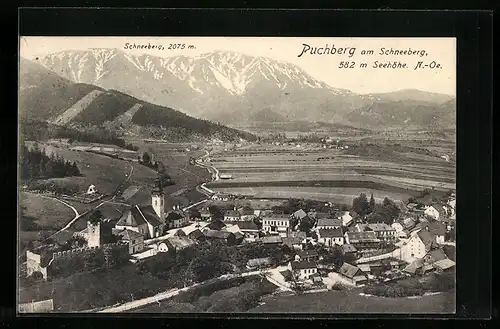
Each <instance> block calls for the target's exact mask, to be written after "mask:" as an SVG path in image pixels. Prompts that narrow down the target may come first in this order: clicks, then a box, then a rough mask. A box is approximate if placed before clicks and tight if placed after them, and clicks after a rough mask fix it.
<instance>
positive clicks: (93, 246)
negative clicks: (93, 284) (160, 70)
mask: <svg viewBox="0 0 500 329" xmlns="http://www.w3.org/2000/svg"><path fill="white" fill-rule="evenodd" d="M198 163H200V164H203V162H202V161H199V162H198ZM207 169H208V170H209V171H211V172H212V173H213V174H214V175H218V172H217V170H216V169H215V168H213V167H212V168H209V167H207ZM218 179H224V178H223V177H218ZM202 189H203V190H204V192H205V193H206V195H207V197H208V199H207V200H205V201H206V202H201V203H199V204H193V205H190V206H188V207H184V208H183V207H182V206H181V205H180V204H166V203H165V197H164V193H163V188H162V184H161V180H160V179H159V178H158V179H157V180H156V183H155V188H154V189H152V190H151V192H150V194H151V202H150V204H142V205H131V206H130V207H129V208H128V210H127V211H125V212H124V213H123V214H115V213H107V212H105V211H104V212H101V211H100V210H99V209H95V210H93V211H91V212H89V213H88V214H86V215H85V216H86V217H87V227H86V228H85V229H84V230H82V231H80V232H75V233H74V234H72V235H71V236H66V237H65V238H62V239H52V240H50V243H48V244H43V245H40V246H37V247H36V248H33V249H31V250H27V251H26V273H25V275H26V276H27V277H32V278H37V279H38V280H42V281H47V280H49V281H50V280H52V279H53V278H57V277H58V276H61V275H66V276H68V275H71V274H72V272H78V271H89V270H95V269H96V268H111V267H116V266H121V265H120V264H124V263H126V262H131V263H134V264H136V265H138V266H139V265H140V264H141V263H144V262H147V261H148V260H151V259H154V258H155V257H158V256H159V255H162V254H178V253H181V252H182V251H183V250H186V249H189V248H191V249H193V248H194V249H196V248H197V246H201V245H204V246H206V245H208V246H209V248H210V246H212V245H213V246H217V247H219V248H220V246H227V247H228V248H229V247H245V248H249V250H252V248H256V249H259V248H260V249H262V248H264V249H265V250H267V252H266V253H267V256H266V257H254V258H251V259H248V261H247V262H246V264H245V268H236V266H234V267H235V268H233V269H231V270H229V272H228V273H225V274H227V275H234V274H235V273H236V274H238V273H239V274H240V275H241V274H242V273H243V274H244V273H250V272H251V273H254V274H255V273H260V275H262V276H264V277H266V278H267V279H268V281H269V282H271V283H273V284H275V285H276V286H277V287H278V288H279V290H280V291H288V292H292V293H304V292H319V291H327V290H331V289H334V290H335V289H341V288H342V289H344V288H345V289H349V288H350V287H364V286H368V287H369V286H373V285H378V284H381V283H390V282H397V281H398V280H403V279H405V278H409V277H414V278H415V277H416V278H422V277H425V276H426V275H428V274H430V273H434V274H437V275H439V274H442V273H449V272H450V271H451V272H452V271H453V270H454V267H455V252H454V246H455V241H454V230H455V194H454V193H453V192H450V193H449V194H448V195H447V196H446V197H442V198H440V199H437V198H436V197H432V196H431V195H430V193H429V191H427V192H426V191H424V192H423V193H422V195H421V196H420V197H419V198H411V199H410V200H408V202H407V203H406V204H405V205H403V206H404V208H403V209H400V211H398V215H397V218H395V219H394V220H393V222H392V224H390V225H389V224H388V223H386V222H373V220H371V221H368V220H367V219H368V216H367V215H360V214H358V213H356V212H355V211H354V210H352V209H351V210H349V209H346V207H342V209H341V207H338V206H336V205H335V204H333V203H331V202H329V203H324V202H314V201H311V200H306V201H305V202H302V204H305V205H306V206H305V207H304V208H306V209H303V208H298V207H300V204H301V203H300V202H299V203H298V204H294V206H291V207H290V204H291V203H293V202H291V201H292V200H288V202H286V201H284V200H282V201H281V204H282V205H281V206H280V205H279V203H276V201H273V202H270V200H255V199H246V198H245V197H241V196H235V195H231V194H228V193H218V192H214V191H212V190H210V189H208V188H206V187H204V186H202ZM88 194H90V195H92V194H96V195H99V193H98V191H97V189H96V187H95V186H90V187H89V191H88ZM361 197H365V198H366V196H360V198H361ZM372 198H373V196H372ZM296 201H297V200H295V202H296ZM302 201H304V200H302ZM277 204H278V206H277ZM287 205H288V206H287ZM297 208H298V209H297ZM68 246H70V247H68ZM200 248H201V247H200ZM273 250H280V251H282V250H286V252H285V253H284V254H280V255H282V256H278V257H276V256H274V257H273V256H272V255H273ZM256 254H258V253H257V252H256ZM92 258H95V259H102V261H92ZM89 264H90V265H89ZM166 288H168V287H166Z"/></svg>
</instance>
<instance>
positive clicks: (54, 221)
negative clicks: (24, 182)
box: [19, 192, 75, 230]
mask: <svg viewBox="0 0 500 329" xmlns="http://www.w3.org/2000/svg"><path fill="white" fill-rule="evenodd" d="M19 203H20V206H21V207H25V214H26V216H30V217H33V218H36V219H37V220H36V223H37V224H38V225H40V226H41V227H42V229H44V230H54V229H60V228H62V227H63V226H64V225H66V224H67V223H68V222H69V221H70V220H71V219H72V218H73V217H74V216H75V214H74V212H73V211H72V210H71V209H70V208H68V207H66V206H65V205H63V204H62V203H60V202H58V201H55V200H51V199H49V198H44V197H42V196H40V195H36V194H33V193H26V192H21V193H20V195H19Z"/></svg>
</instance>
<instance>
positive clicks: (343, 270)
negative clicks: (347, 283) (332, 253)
mask: <svg viewBox="0 0 500 329" xmlns="http://www.w3.org/2000/svg"><path fill="white" fill-rule="evenodd" d="M358 272H361V270H360V269H359V267H357V266H354V265H351V264H349V263H344V264H342V266H341V267H340V269H339V273H340V274H342V275H344V276H346V277H348V278H351V279H352V278H354V277H355V276H356V274H358Z"/></svg>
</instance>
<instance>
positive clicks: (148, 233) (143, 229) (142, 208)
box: [115, 179, 169, 239]
mask: <svg viewBox="0 0 500 329" xmlns="http://www.w3.org/2000/svg"><path fill="white" fill-rule="evenodd" d="M168 227H169V225H168V224H167V223H166V221H165V197H164V194H163V188H162V186H161V182H160V180H159V179H157V180H156V184H155V187H154V189H153V190H152V191H151V204H150V205H134V206H132V207H131V208H130V209H128V210H127V211H125V212H124V213H123V215H122V216H121V217H120V219H119V220H118V222H117V223H116V224H115V229H116V230H117V231H118V230H130V231H135V232H138V233H140V234H141V235H143V236H144V238H145V239H152V238H156V237H159V236H161V235H163V234H164V231H165V229H168Z"/></svg>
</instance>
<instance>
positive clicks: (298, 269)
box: [288, 261, 318, 281]
mask: <svg viewBox="0 0 500 329" xmlns="http://www.w3.org/2000/svg"><path fill="white" fill-rule="evenodd" d="M288 268H289V269H290V270H291V271H292V273H293V276H294V277H295V279H296V280H298V281H302V280H307V279H309V278H310V277H311V276H312V275H314V274H316V273H318V266H317V265H316V262H304V261H299V262H296V261H293V262H289V263H288Z"/></svg>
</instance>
